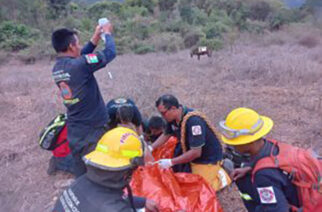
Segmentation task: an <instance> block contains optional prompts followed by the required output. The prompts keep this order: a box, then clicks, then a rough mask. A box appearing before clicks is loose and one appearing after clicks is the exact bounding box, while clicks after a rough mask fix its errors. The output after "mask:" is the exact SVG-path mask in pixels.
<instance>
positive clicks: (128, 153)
mask: <svg viewBox="0 0 322 212" xmlns="http://www.w3.org/2000/svg"><path fill="white" fill-rule="evenodd" d="M143 149H144V147H143V143H142V142H141V140H140V138H139V136H138V135H137V133H136V132H134V131H133V130H131V129H129V128H125V127H117V128H114V129H112V130H110V131H108V132H106V133H105V134H104V135H103V137H102V138H101V139H100V140H99V142H98V144H97V146H96V148H95V150H94V151H92V152H91V153H89V154H87V155H85V156H84V158H83V159H84V161H85V163H86V164H88V165H92V166H94V167H97V168H100V169H104V170H110V171H119V170H124V169H128V168H131V167H132V160H133V159H134V158H138V157H139V158H140V157H143V154H144V150H143Z"/></svg>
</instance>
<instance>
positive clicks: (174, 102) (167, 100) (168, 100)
mask: <svg viewBox="0 0 322 212" xmlns="http://www.w3.org/2000/svg"><path fill="white" fill-rule="evenodd" d="M161 104H162V105H163V106H164V107H165V108H166V109H170V108H171V107H172V106H174V107H176V108H179V101H178V99H177V98H176V97H175V96H173V95H171V94H165V95H162V96H161V97H159V98H158V100H157V101H156V102H155V106H156V107H159V105H161Z"/></svg>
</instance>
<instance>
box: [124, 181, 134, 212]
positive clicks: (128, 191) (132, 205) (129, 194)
mask: <svg viewBox="0 0 322 212" xmlns="http://www.w3.org/2000/svg"><path fill="white" fill-rule="evenodd" d="M126 189H127V193H128V198H129V200H130V204H131V207H132V209H133V211H134V212H136V209H135V207H134V201H133V194H132V189H131V187H130V185H129V184H127V185H126Z"/></svg>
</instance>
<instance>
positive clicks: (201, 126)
mask: <svg viewBox="0 0 322 212" xmlns="http://www.w3.org/2000/svg"><path fill="white" fill-rule="evenodd" d="M156 107H157V109H158V111H159V112H160V114H161V115H162V116H163V118H164V119H165V120H166V121H167V126H166V130H165V133H163V134H162V135H161V136H160V137H159V138H158V139H157V140H156V141H155V142H154V143H153V144H152V148H150V149H152V150H153V149H155V148H157V147H158V146H160V145H162V144H163V143H164V142H166V141H167V140H168V139H169V138H170V136H175V137H177V138H178V140H179V141H180V139H181V136H183V135H181V125H182V121H183V119H184V117H185V116H186V115H187V114H188V113H189V112H192V111H194V110H193V109H190V108H187V107H184V106H182V105H180V104H179V102H178V100H177V98H176V97H174V96H173V95H163V96H161V97H160V98H159V99H158V100H157V101H156ZM208 124H209V123H206V121H205V120H204V119H203V118H201V117H199V116H191V117H190V118H188V120H187V122H186V127H185V141H184V143H185V146H186V149H187V151H186V152H183V147H182V144H181V142H179V143H178V144H177V146H176V148H175V152H174V158H172V159H162V160H160V161H159V166H160V167H161V168H170V167H172V169H173V171H174V172H192V173H196V174H199V175H201V176H203V177H204V178H205V179H206V180H207V181H208V182H210V184H211V185H212V186H213V187H214V188H215V189H219V184H220V183H219V182H218V181H219V180H218V178H217V174H218V171H219V168H220V166H219V165H218V162H220V161H221V160H222V158H223V153H222V147H221V144H220V142H219V140H218V139H217V137H216V135H215V134H214V132H213V131H212V130H211V129H210V127H209V125H208Z"/></svg>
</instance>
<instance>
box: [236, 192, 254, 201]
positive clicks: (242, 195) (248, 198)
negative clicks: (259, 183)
mask: <svg viewBox="0 0 322 212" xmlns="http://www.w3.org/2000/svg"><path fill="white" fill-rule="evenodd" d="M239 195H240V197H241V198H243V199H244V200H246V201H250V200H253V199H252V198H251V196H249V194H247V193H241V192H239Z"/></svg>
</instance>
